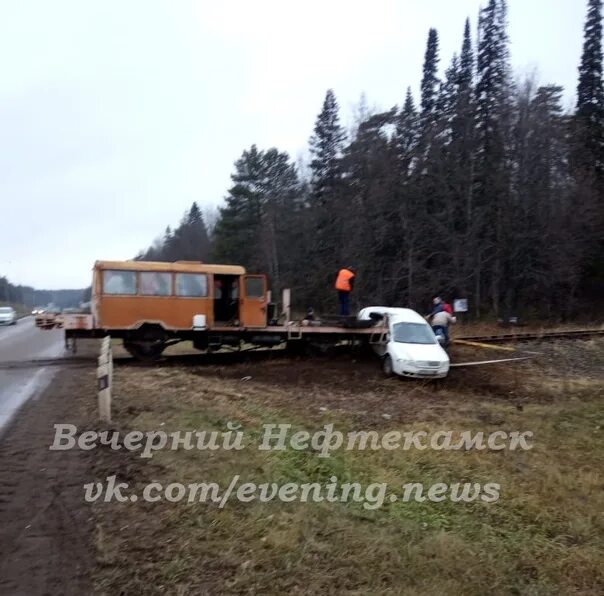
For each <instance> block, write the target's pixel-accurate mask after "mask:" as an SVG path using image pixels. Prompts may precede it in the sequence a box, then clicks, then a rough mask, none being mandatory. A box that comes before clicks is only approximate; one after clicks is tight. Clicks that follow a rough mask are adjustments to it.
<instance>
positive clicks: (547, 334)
mask: <svg viewBox="0 0 604 596" xmlns="http://www.w3.org/2000/svg"><path fill="white" fill-rule="evenodd" d="M590 337H604V329H574V330H570V331H537V332H530V333H503V334H493V335H465V336H462V337H456V338H455V339H453V343H455V342H456V341H459V343H460V344H463V343H465V342H468V344H470V345H471V344H472V343H476V344H478V343H482V344H500V343H518V342H527V341H548V340H555V339H586V338H590ZM337 351H339V350H337ZM287 357H291V353H290V352H288V351H287V350H278V349H272V350H268V349H264V350H257V351H251V350H250V351H240V352H238V351H233V352H217V353H212V354H206V353H201V352H200V353H198V354H168V355H164V356H162V358H161V359H160V360H158V361H157V362H153V363H149V362H141V361H137V360H135V359H134V358H132V357H131V356H122V357H115V358H114V359H113V362H114V364H116V365H118V366H149V365H151V364H162V365H164V366H166V365H168V366H182V365H188V366H194V365H202V364H208V365H221V364H223V365H227V364H233V363H236V362H242V361H244V360H245V361H248V362H249V361H250V360H258V361H262V360H267V359H272V358H287ZM96 362H97V358H95V357H92V356H66V357H61V358H36V359H32V360H22V361H7V362H0V369H3V370H11V369H24V368H41V367H45V366H70V367H71V366H74V367H79V366H90V365H91V364H96Z"/></svg>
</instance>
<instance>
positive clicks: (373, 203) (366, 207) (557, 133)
mask: <svg viewBox="0 0 604 596" xmlns="http://www.w3.org/2000/svg"><path fill="white" fill-rule="evenodd" d="M601 18H602V1H601V0H588V10H587V18H586V21H585V28H584V46H583V53H582V57H581V63H580V65H579V77H578V84H577V104H576V108H575V110H574V111H572V112H571V113H568V112H565V110H564V108H563V93H564V90H563V89H562V87H560V86H559V85H555V84H547V85H541V86H538V85H536V83H535V81H534V80H533V79H532V78H530V77H529V78H526V79H525V80H521V81H517V80H515V78H514V76H513V73H512V71H511V67H510V61H509V40H508V33H507V10H506V1H505V0H489V1H488V3H487V5H486V6H485V7H484V8H482V9H481V10H480V12H479V16H478V24H477V34H476V35H475V36H474V35H472V27H471V24H470V21H469V19H468V20H467V21H466V24H465V29H464V31H463V36H462V38H461V40H460V47H459V52H458V53H456V54H455V55H454V56H453V57H452V59H451V60H450V62H449V63H448V65H447V66H446V68H445V69H444V72H442V71H443V69H441V68H440V66H441V57H440V51H439V37H438V32H437V31H436V30H435V29H430V31H429V33H428V39H427V45H426V52H425V60H424V65H423V72H422V76H421V85H420V95H419V97H418V98H415V97H414V96H413V93H412V92H411V89H408V90H407V93H406V96H405V97H404V98H403V101H402V102H401V103H402V105H401V106H394V107H392V108H391V109H389V110H387V111H384V112H379V113H376V112H372V111H370V110H367V109H366V108H363V107H362V108H361V109H360V110H359V115H358V118H357V122H356V125H355V128H354V130H353V131H352V132H350V131H349V132H348V133H347V132H346V131H345V130H344V128H343V126H342V125H341V123H340V116H339V111H338V104H337V101H336V96H335V94H334V92H333V91H332V90H328V91H327V94H326V96H325V100H324V103H323V106H322V109H321V111H320V113H319V115H318V117H317V119H316V124H315V127H314V131H313V134H312V136H311V138H310V143H309V153H310V163H309V164H308V168H304V169H303V170H301V168H299V167H297V166H296V165H295V164H294V162H293V161H292V159H291V158H290V156H289V155H288V154H287V153H286V152H283V151H280V150H279V149H277V148H269V149H260V148H258V147H257V146H255V145H253V146H252V147H250V148H249V149H246V150H245V151H243V153H242V155H241V157H240V158H239V159H238V160H237V161H236V163H235V168H234V173H233V174H232V181H233V184H232V187H231V188H230V190H229V191H228V194H227V196H226V199H225V204H224V206H223V207H221V208H220V210H219V215H218V218H217V221H216V222H215V225H212V226H211V229H210V230H208V229H207V227H206V225H205V223H204V218H203V217H202V214H201V212H200V210H199V208H198V206H197V204H194V205H193V206H192V208H191V210H190V211H189V212H187V213H186V214H185V216H184V218H183V220H182V222H181V224H180V226H179V227H178V228H177V229H175V230H170V229H168V230H166V234H165V236H164V237H163V238H161V239H160V240H158V241H157V242H156V243H155V245H154V246H152V247H151V248H149V249H148V250H147V251H145V252H143V253H141V254H140V255H138V257H137V258H139V259H147V260H153V259H155V260H176V259H201V260H204V261H207V260H211V261H213V262H223V263H238V264H242V265H244V266H246V267H247V268H248V269H249V270H251V271H254V272H265V273H268V274H269V276H270V280H271V287H272V288H273V289H274V290H276V291H279V290H280V289H281V288H283V287H291V288H292V290H293V296H294V300H295V302H296V304H297V305H298V306H299V307H304V306H307V305H314V306H315V308H319V309H320V310H323V311H324V312H327V311H330V310H334V307H335V305H333V301H334V296H333V290H332V285H333V281H334V276H335V273H336V271H337V269H338V268H339V267H341V266H347V265H352V266H354V267H355V268H356V270H357V284H356V286H355V292H354V296H355V299H356V300H357V302H358V303H359V304H363V305H367V304H383V305H399V306H410V307H415V308H420V307H422V306H423V305H424V303H425V302H426V301H427V300H428V299H429V297H430V296H431V295H433V294H435V293H439V294H442V295H445V296H447V297H448V298H455V297H464V298H468V299H469V303H470V306H471V309H472V312H473V314H475V315H478V316H479V315H481V314H485V313H489V314H493V315H495V316H500V317H504V316H509V315H521V316H545V317H551V318H560V317H562V318H563V317H568V316H576V315H577V314H581V313H583V314H585V313H588V312H590V311H591V312H594V311H595V307H596V306H599V304H598V301H599V299H601V296H602V291H603V288H604V263H603V254H604V246H603V239H604V184H603V183H604V91H603V83H602V23H601ZM441 72H442V74H440V73H441ZM292 117H295V115H292ZM306 172H308V173H306Z"/></svg>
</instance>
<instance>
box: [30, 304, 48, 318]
mask: <svg viewBox="0 0 604 596" xmlns="http://www.w3.org/2000/svg"><path fill="white" fill-rule="evenodd" d="M44 312H46V309H45V308H44V307H43V306H34V309H33V310H32V311H31V314H32V315H34V316H35V315H41V314H43V313H44Z"/></svg>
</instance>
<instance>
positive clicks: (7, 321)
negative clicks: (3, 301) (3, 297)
mask: <svg viewBox="0 0 604 596" xmlns="http://www.w3.org/2000/svg"><path fill="white" fill-rule="evenodd" d="M16 324H17V313H16V312H15V309H14V308H13V307H12V306H0V325H16Z"/></svg>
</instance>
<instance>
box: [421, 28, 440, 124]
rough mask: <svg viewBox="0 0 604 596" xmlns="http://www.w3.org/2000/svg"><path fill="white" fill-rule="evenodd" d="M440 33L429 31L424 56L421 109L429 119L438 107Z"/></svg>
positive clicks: (434, 30) (433, 30)
mask: <svg viewBox="0 0 604 596" xmlns="http://www.w3.org/2000/svg"><path fill="white" fill-rule="evenodd" d="M438 60H439V59H438V32H437V31H436V29H430V30H429V31H428V41H427V44H426V53H425V56H424V71H423V77H422V83H421V108H422V115H423V116H424V117H425V118H427V119H429V116H430V114H431V113H432V112H433V111H434V109H435V107H436V96H437V91H438V82H439V81H438V74H437V73H438Z"/></svg>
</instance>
